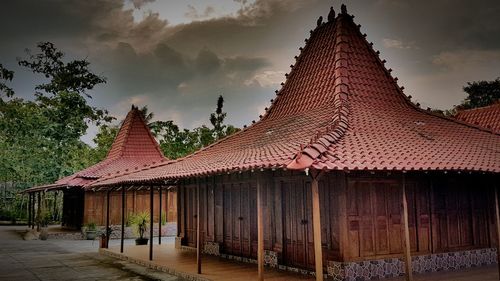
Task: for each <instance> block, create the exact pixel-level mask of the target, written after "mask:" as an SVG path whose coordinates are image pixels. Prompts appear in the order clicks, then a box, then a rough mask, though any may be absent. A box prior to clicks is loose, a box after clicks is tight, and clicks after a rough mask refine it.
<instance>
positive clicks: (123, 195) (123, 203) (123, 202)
mask: <svg viewBox="0 0 500 281" xmlns="http://www.w3.org/2000/svg"><path fill="white" fill-rule="evenodd" d="M124 238H125V187H124V186H122V235H121V238H120V253H123V242H124V240H123V239H124Z"/></svg>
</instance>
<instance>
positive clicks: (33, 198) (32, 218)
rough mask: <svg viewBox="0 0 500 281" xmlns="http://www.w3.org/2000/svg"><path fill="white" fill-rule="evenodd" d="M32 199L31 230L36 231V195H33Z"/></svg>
mask: <svg viewBox="0 0 500 281" xmlns="http://www.w3.org/2000/svg"><path fill="white" fill-rule="evenodd" d="M31 196H32V199H31V206H30V208H31V229H35V201H36V198H35V193H32V194H31Z"/></svg>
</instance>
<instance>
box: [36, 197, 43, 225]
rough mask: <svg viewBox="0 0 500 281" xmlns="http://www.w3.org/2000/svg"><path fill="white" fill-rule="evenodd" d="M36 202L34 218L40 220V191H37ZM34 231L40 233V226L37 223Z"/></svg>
mask: <svg viewBox="0 0 500 281" xmlns="http://www.w3.org/2000/svg"><path fill="white" fill-rule="evenodd" d="M37 201H38V205H37V210H36V216H37V217H38V219H41V218H40V214H41V210H42V204H41V203H42V193H41V192H40V191H38V198H37ZM36 231H38V232H40V224H39V223H37V224H36Z"/></svg>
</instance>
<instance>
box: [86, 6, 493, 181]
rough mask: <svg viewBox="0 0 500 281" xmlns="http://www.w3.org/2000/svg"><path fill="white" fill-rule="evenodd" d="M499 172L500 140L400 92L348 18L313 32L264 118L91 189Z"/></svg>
mask: <svg viewBox="0 0 500 281" xmlns="http://www.w3.org/2000/svg"><path fill="white" fill-rule="evenodd" d="M275 167H281V168H288V169H306V168H314V169H326V170H335V169H347V170H384V169H387V170H459V171H488V172H495V173H498V172H500V135H499V134H494V133H491V132H488V131H486V130H483V129H481V128H478V127H476V126H472V125H468V124H465V123H463V122H460V121H456V120H452V119H449V118H444V117H440V116H437V115H433V114H431V113H429V112H426V111H424V110H421V109H420V108H418V107H417V106H415V105H414V104H413V103H412V102H411V101H410V100H409V98H407V97H406V96H405V95H404V94H403V93H402V88H400V87H399V86H398V85H397V83H396V81H395V80H394V79H393V78H392V77H391V74H390V70H387V69H386V68H385V67H384V62H383V61H381V60H380V59H379V58H378V55H377V53H376V52H375V51H374V50H373V49H372V47H371V44H369V43H368V42H367V41H366V40H365V39H364V36H363V35H362V34H361V33H360V31H359V26H356V25H355V24H354V23H353V21H352V16H350V15H348V14H347V13H343V14H341V15H339V16H338V17H337V18H336V19H335V20H334V21H333V22H328V23H325V24H322V25H321V26H320V27H318V28H317V29H316V30H314V31H313V32H312V34H311V37H310V38H309V39H308V40H307V43H306V46H305V48H304V49H303V51H302V52H301V54H300V56H298V57H297V58H296V64H295V65H294V66H293V68H292V71H291V73H290V74H289V75H288V76H287V81H286V82H285V83H284V85H283V87H282V89H281V90H280V91H279V92H278V93H277V98H276V99H275V100H274V101H273V102H272V105H271V107H270V108H269V110H268V111H267V113H266V114H265V115H264V116H263V117H262V118H261V120H260V121H258V122H256V123H255V124H254V125H252V126H250V127H248V128H246V129H244V130H242V131H240V132H238V133H236V134H234V135H232V136H229V137H227V138H225V139H222V140H221V141H219V142H218V143H215V144H213V145H211V146H209V147H206V148H204V149H202V150H200V151H198V152H196V153H194V154H192V155H189V156H187V157H185V158H182V159H179V160H177V161H174V162H172V163H168V164H161V165H159V166H157V167H152V168H147V169H144V170H143V171H140V172H134V173H129V174H127V175H122V176H116V177H110V178H107V179H102V180H99V181H97V182H96V183H94V184H92V186H105V185H113V184H119V183H133V182H145V181H155V180H166V179H176V178H182V177H192V176H200V175H207V174H214V173H223V172H229V171H231V172H233V171H238V170H248V169H262V168H275Z"/></svg>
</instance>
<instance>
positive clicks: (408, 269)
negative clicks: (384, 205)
mask: <svg viewBox="0 0 500 281" xmlns="http://www.w3.org/2000/svg"><path fill="white" fill-rule="evenodd" d="M401 199H402V201H403V226H404V235H405V236H404V238H405V240H404V251H405V272H406V275H405V276H406V281H413V271H412V267H411V253H410V251H411V248H410V229H409V226H408V202H407V200H406V177H405V174H403V197H402V198H401Z"/></svg>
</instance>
